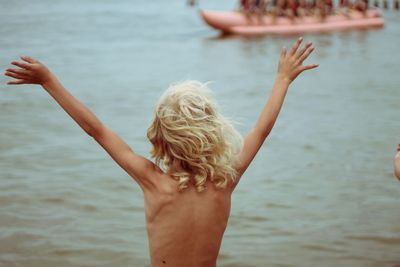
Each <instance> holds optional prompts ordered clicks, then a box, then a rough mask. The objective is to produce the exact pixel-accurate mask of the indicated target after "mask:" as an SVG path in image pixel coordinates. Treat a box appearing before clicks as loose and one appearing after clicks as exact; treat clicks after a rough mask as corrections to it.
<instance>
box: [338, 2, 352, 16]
mask: <svg viewBox="0 0 400 267" xmlns="http://www.w3.org/2000/svg"><path fill="white" fill-rule="evenodd" d="M350 9H351V4H350V1H349V0H340V1H339V10H338V12H339V13H340V14H343V15H344V16H346V17H350Z"/></svg>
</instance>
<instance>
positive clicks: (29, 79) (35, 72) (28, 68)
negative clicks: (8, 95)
mask: <svg viewBox="0 0 400 267" xmlns="http://www.w3.org/2000/svg"><path fill="white" fill-rule="evenodd" d="M21 59H22V60H23V61H12V62H11V64H12V65H14V66H17V68H9V69H7V70H6V72H5V73H4V75H6V76H9V77H11V78H13V80H11V81H9V82H8V83H7V84H11V85H13V84H40V85H44V84H45V83H47V82H49V81H50V80H51V79H52V77H53V75H52V73H51V72H50V71H49V69H48V68H47V67H46V66H45V65H43V64H42V63H40V62H39V61H38V60H35V59H33V58H30V57H27V56H21Z"/></svg>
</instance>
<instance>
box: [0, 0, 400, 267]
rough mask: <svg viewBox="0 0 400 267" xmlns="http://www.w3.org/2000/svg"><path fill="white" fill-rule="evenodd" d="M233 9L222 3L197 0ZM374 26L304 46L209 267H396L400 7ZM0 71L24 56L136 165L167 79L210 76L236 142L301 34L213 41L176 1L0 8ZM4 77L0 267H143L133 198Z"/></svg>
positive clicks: (55, 118)
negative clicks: (234, 127) (299, 70)
mask: <svg viewBox="0 0 400 267" xmlns="http://www.w3.org/2000/svg"><path fill="white" fill-rule="evenodd" d="M201 6H202V7H204V8H217V9H221V10H223V9H232V8H233V6H234V5H233V4H232V2H231V1H227V0H223V1H222V0H221V1H211V0H207V1H206V0H204V1H201ZM385 16H386V21H387V25H386V27H385V28H384V29H382V30H372V31H352V32H339V33H332V34H314V35H307V36H305V39H307V40H310V41H313V42H314V44H315V47H316V52H315V55H314V56H313V57H312V58H311V60H310V62H317V63H320V68H319V69H318V70H316V71H313V72H309V73H307V74H305V75H303V76H302V77H301V78H299V79H298V80H297V81H296V82H295V83H294V84H293V86H292V87H291V89H290V91H289V94H288V97H287V100H286V103H285V106H284V109H283V111H282V113H281V116H280V118H279V120H278V123H277V124H276V127H275V129H274V131H273V133H272V135H271V136H270V138H269V140H268V141H267V143H266V144H265V146H264V148H263V149H262V150H261V151H260V153H259V155H258V156H257V158H256V160H255V161H254V163H253V165H252V166H251V168H250V169H249V170H248V172H247V173H246V175H245V177H244V178H243V180H242V184H241V185H240V186H239V187H238V189H237V192H236V193H235V195H234V197H233V210H232V216H231V219H230V222H229V227H228V230H227V232H226V236H225V238H224V241H223V245H222V248H221V255H220V257H219V266H224V267H238V266H243V267H244V266H246V267H249V266H285V267H286V266H304V267H309V266H324V267H325V266H328V267H329V266H349V267H350V266H351V267H353V266H354V267H356V266H360V267H361V266H362V267H365V266H373V267H389V266H390V267H394V266H400V209H399V206H400V184H399V183H398V182H396V181H395V179H394V178H393V174H392V157H393V154H394V149H395V144H396V143H398V142H399V141H400V140H399V137H400V136H399V134H400V124H399V111H400V90H399V84H400V75H399V63H398V61H399V59H400V56H399V54H398V53H399V49H398V45H399V43H400V31H399V30H398V29H399V26H400V12H397V13H396V12H394V11H388V12H386V13H385ZM0 25H1V26H0V34H1V38H0V48H1V53H0V68H1V69H4V68H6V67H7V66H8V62H9V61H10V60H12V59H14V58H15V57H17V56H18V55H20V54H29V55H32V56H33V57H37V58H39V59H40V60H42V61H43V62H45V63H46V64H48V65H49V66H50V67H51V68H52V69H53V71H54V72H55V73H56V74H58V75H59V77H60V78H61V80H62V81H63V82H64V84H65V86H66V87H68V88H69V89H70V90H71V92H72V93H73V94H74V95H76V96H77V97H78V98H79V99H81V100H82V101H83V102H84V103H86V104H87V105H88V106H89V107H90V108H91V109H93V110H94V111H95V113H96V114H98V115H99V117H100V118H101V119H102V120H103V121H104V122H105V123H106V124H107V125H108V126H109V127H111V128H113V129H114V130H115V131H116V132H118V133H119V134H120V135H121V136H122V137H123V138H125V139H126V140H127V141H128V143H130V144H131V145H132V147H133V148H134V149H135V150H136V151H137V152H138V153H140V154H143V155H146V156H147V155H148V150H149V148H150V147H149V144H148V143H147V140H146V138H145V133H146V128H147V125H148V124H149V122H150V120H151V117H152V110H153V107H154V104H155V102H156V101H157V99H158V97H159V96H160V94H161V93H162V92H163V90H165V88H166V87H167V86H168V85H169V84H170V83H172V82H174V81H178V80H184V79H188V78H190V79H199V80H202V81H214V83H213V84H212V85H211V87H212V89H213V91H214V92H215V95H216V98H217V99H218V100H219V103H220V106H221V109H222V111H223V112H224V113H225V114H227V115H229V116H230V117H232V118H234V119H235V120H236V121H238V122H239V125H238V128H239V130H240V131H241V132H242V133H245V132H246V131H247V130H248V129H249V128H250V127H251V126H252V124H253V123H254V122H255V120H256V118H257V116H258V113H259V112H260V110H261V108H262V105H263V104H264V103H265V101H266V99H267V96H268V93H269V91H270V88H271V85H272V83H273V79H274V73H275V69H276V61H277V57H278V53H279V50H280V48H281V46H283V45H285V46H288V45H290V44H291V43H292V42H293V40H294V39H295V38H296V36H291V37H279V36H275V37H265V38H256V39H244V38H238V37H229V38H220V37H219V36H218V33H217V32H215V31H213V30H211V29H209V28H208V27H206V26H205V25H203V23H202V22H201V20H200V18H199V16H198V12H197V9H191V8H188V7H186V6H185V3H184V1H161V0H158V1H146V2H145V1H140V2H139V1H127V0H121V1H106V0H102V1H94V0H81V1H76V0H75V1H67V0H58V1H50V0H46V1H44V0H43V1H40V2H39V1H28V0H15V1H1V2H0ZM6 80H7V79H6V78H4V77H1V78H0V82H1V85H0V88H1V91H0V108H1V112H0V125H1V131H0V266H7V267H11V266H30V267H36V266H40V267H46V266H138V267H141V266H149V259H148V248H147V238H146V232H145V224H144V214H143V200H142V194H141V192H140V190H139V188H138V186H136V185H135V184H134V183H133V182H132V181H131V179H130V178H129V177H128V176H127V175H126V174H125V173H124V172H123V171H122V170H120V169H119V168H118V167H117V166H116V164H114V163H113V162H112V160H110V159H109V158H108V156H107V155H105V153H104V152H103V151H102V150H101V149H100V148H99V147H98V146H97V145H96V144H95V143H94V142H93V141H92V140H91V139H90V138H89V137H87V136H85V135H84V134H82V131H81V130H80V129H79V128H78V127H77V126H76V125H74V123H72V121H71V119H69V118H68V117H67V116H66V115H65V114H64V112H63V111H61V110H60V109H59V108H58V107H57V105H56V104H55V103H54V101H52V100H51V99H50V97H49V96H48V95H46V94H45V93H44V92H43V90H41V89H40V88H38V87H35V86H24V87H8V86H5V85H4V84H5V82H6Z"/></svg>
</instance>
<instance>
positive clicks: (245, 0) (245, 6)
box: [239, 0, 251, 18]
mask: <svg viewBox="0 0 400 267" xmlns="http://www.w3.org/2000/svg"><path fill="white" fill-rule="evenodd" d="M250 1H251V0H240V7H239V10H240V11H241V12H243V14H245V15H246V17H249V18H250V12H251V3H250Z"/></svg>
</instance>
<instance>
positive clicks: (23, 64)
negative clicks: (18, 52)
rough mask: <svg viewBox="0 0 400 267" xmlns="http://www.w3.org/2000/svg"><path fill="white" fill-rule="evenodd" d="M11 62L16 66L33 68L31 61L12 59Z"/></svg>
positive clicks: (27, 68)
mask: <svg viewBox="0 0 400 267" xmlns="http://www.w3.org/2000/svg"><path fill="white" fill-rule="evenodd" d="M11 64H13V65H14V66H17V67H20V68H21V69H25V70H31V69H32V64H31V63H24V62H19V61H12V62H11Z"/></svg>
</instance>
